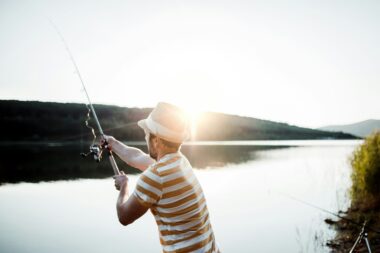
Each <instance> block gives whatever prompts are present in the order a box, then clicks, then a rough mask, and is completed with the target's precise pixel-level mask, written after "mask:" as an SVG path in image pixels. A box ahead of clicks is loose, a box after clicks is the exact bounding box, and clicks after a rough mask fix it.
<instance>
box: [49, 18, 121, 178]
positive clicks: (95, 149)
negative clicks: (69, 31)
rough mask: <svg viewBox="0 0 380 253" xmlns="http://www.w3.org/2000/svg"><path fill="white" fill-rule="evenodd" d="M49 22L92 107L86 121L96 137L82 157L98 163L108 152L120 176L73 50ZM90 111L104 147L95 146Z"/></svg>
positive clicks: (113, 166)
mask: <svg viewBox="0 0 380 253" xmlns="http://www.w3.org/2000/svg"><path fill="white" fill-rule="evenodd" d="M48 20H49V22H50V24H51V25H52V26H53V28H54V30H55V31H56V32H57V34H58V36H59V37H60V39H61V41H62V43H63V44H64V46H65V49H66V51H67V53H68V54H69V56H70V60H71V62H72V63H73V65H74V68H75V71H76V74H77V75H78V77H79V80H80V82H81V83H82V87H83V90H84V92H85V94H86V97H87V100H88V105H89V106H90V107H88V106H87V105H86V106H87V108H88V109H89V111H88V113H87V119H86V121H85V122H86V126H87V127H88V128H90V129H91V131H92V134H93V135H94V140H93V143H92V145H91V146H90V152H88V153H82V154H81V155H82V156H83V157H86V156H88V155H90V154H91V155H93V156H94V159H95V160H96V161H97V162H100V160H101V158H102V154H103V150H107V154H108V157H109V161H110V163H111V166H112V169H113V172H114V174H115V175H119V174H120V170H119V168H118V167H117V163H116V161H115V158H114V156H113V154H112V150H111V148H110V146H109V145H108V143H107V141H106V140H105V138H104V132H103V129H102V126H101V125H100V122H99V120H98V116H97V115H96V112H95V109H94V106H93V105H92V102H91V99H90V96H89V95H88V92H87V89H86V85H85V84H84V81H83V78H82V75H81V74H80V71H79V68H78V65H77V64H76V61H75V59H74V56H73V54H72V53H71V50H70V48H69V46H68V44H67V43H66V40H65V38H64V37H63V35H62V33H61V32H60V30H59V29H58V27H57V26H56V25H55V24H54V22H53V21H52V20H51V19H49V18H48ZM90 111H91V112H92V115H93V117H94V119H95V122H96V125H97V126H98V130H99V133H100V136H101V137H102V139H103V140H104V142H103V143H102V145H97V144H95V139H96V135H95V131H94V128H92V127H91V126H89V124H88V121H89V120H90Z"/></svg>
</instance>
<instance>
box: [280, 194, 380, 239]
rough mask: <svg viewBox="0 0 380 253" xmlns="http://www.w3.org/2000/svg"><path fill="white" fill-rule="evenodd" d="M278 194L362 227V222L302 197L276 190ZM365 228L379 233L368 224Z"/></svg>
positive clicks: (378, 232) (379, 232)
mask: <svg viewBox="0 0 380 253" xmlns="http://www.w3.org/2000/svg"><path fill="white" fill-rule="evenodd" d="M278 194H280V195H282V196H284V197H287V198H290V199H292V200H295V201H297V202H299V203H302V204H304V205H307V206H310V207H313V208H315V209H318V210H320V211H323V212H325V213H328V214H331V215H334V216H336V217H338V218H340V219H342V220H345V221H347V222H349V223H352V224H354V225H356V226H358V227H362V226H363V224H362V223H359V222H356V221H354V220H352V219H349V218H346V217H343V216H341V215H339V214H337V213H334V212H331V211H329V210H327V209H324V208H322V207H319V206H316V205H314V204H311V203H309V202H306V201H304V200H302V199H298V198H296V197H294V196H291V195H289V194H285V193H281V192H278ZM366 229H367V230H370V231H372V232H375V233H377V234H380V231H378V230H376V229H373V228H371V227H369V226H366Z"/></svg>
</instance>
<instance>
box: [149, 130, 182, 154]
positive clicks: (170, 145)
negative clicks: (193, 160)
mask: <svg viewBox="0 0 380 253" xmlns="http://www.w3.org/2000/svg"><path fill="white" fill-rule="evenodd" d="M155 137H157V136H156V135H154V134H152V133H149V140H152V139H153V138H155ZM160 139H161V143H162V144H163V145H164V146H165V147H167V148H172V149H175V150H176V151H178V150H179V148H180V147H181V145H182V143H175V142H171V141H167V140H164V139H162V138H160Z"/></svg>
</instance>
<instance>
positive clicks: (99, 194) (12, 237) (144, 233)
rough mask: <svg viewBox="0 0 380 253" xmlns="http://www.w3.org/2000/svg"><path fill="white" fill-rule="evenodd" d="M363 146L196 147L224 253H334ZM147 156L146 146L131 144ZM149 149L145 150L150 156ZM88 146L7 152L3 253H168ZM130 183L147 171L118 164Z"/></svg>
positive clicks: (190, 150)
mask: <svg viewBox="0 0 380 253" xmlns="http://www.w3.org/2000/svg"><path fill="white" fill-rule="evenodd" d="M360 143H361V141H333V140H326V141H237V142H201V143H190V144H188V145H185V146H183V147H182V152H183V153H184V154H185V155H186V156H187V157H188V158H189V160H190V162H191V163H192V164H193V167H194V169H195V172H196V175H197V177H198V179H199V181H200V183H201V185H202V187H203V189H204V192H205V195H206V199H207V202H208V207H209V211H210V217H211V222H212V225H213V228H214V232H215V237H216V240H217V243H218V244H219V247H220V248H221V250H222V252H239V253H244V252H247V253H248V252H329V249H328V248H326V247H325V246H324V244H325V243H326V240H327V239H331V238H332V237H333V236H334V234H335V232H334V230H333V229H332V228H330V227H329V226H328V225H327V224H325V222H324V219H326V218H334V216H332V215H330V214H328V213H325V212H322V211H320V210H318V209H317V208H313V207H311V206H309V205H307V204H305V203H302V201H303V202H307V203H309V204H312V205H315V206H318V207H320V208H323V209H327V210H329V211H332V212H338V211H339V210H342V209H343V210H344V209H345V208H347V207H348V206H349V204H350V198H349V188H350V186H351V180H350V173H351V168H350V165H349V157H350V155H351V154H352V152H353V150H354V149H355V147H356V146H357V145H359V144H360ZM131 145H134V146H138V147H140V143H131ZM141 148H144V147H141ZM85 149H86V146H85V145H61V144H59V143H58V144H57V143H51V144H48V145H37V144H28V145H25V144H24V145H12V146H10V145H0V152H1V154H2V159H1V161H0V172H1V174H0V184H1V185H0V252H4V253H7V252H9V253H18V252H20V253H24V252H38V253H45V252H56V253H57V252H58V253H66V252H71V253H73V252H78V253H79V252H81V253H83V252H92V253H95V252H119V251H120V252H161V246H160V244H159V239H158V232H157V227H156V224H155V221H154V219H153V216H152V215H151V214H150V212H147V213H146V214H145V215H144V216H143V217H142V218H140V219H139V220H137V221H136V222H135V223H133V224H131V225H129V226H127V227H123V226H121V225H120V224H119V222H118V220H117V215H116V206H115V204H116V198H117V195H118V192H117V191H116V190H115V188H114V184H113V180H112V177H111V176H112V168H111V166H110V165H109V163H108V160H107V159H104V161H102V162H101V163H99V164H98V163H96V162H95V161H93V160H92V159H91V158H86V159H83V158H81V157H80V156H79V153H80V152H83V151H86V150H85ZM118 164H119V167H120V169H123V170H124V171H126V172H127V173H128V174H129V175H128V176H129V179H130V185H129V189H130V192H132V191H133V189H134V185H135V182H136V180H137V178H138V174H137V171H136V170H134V169H132V168H130V167H128V166H125V165H124V164H123V163H122V162H121V161H120V160H118Z"/></svg>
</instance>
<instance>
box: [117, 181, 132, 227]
mask: <svg viewBox="0 0 380 253" xmlns="http://www.w3.org/2000/svg"><path fill="white" fill-rule="evenodd" d="M128 198H129V192H128V184H126V183H125V184H124V185H122V186H121V188H120V193H119V197H118V198H117V202H116V210H117V216H118V218H119V221H120V223H121V224H123V225H128V224H129V221H128V219H127V218H128V217H127V216H126V210H125V207H126V203H127V200H128Z"/></svg>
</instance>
